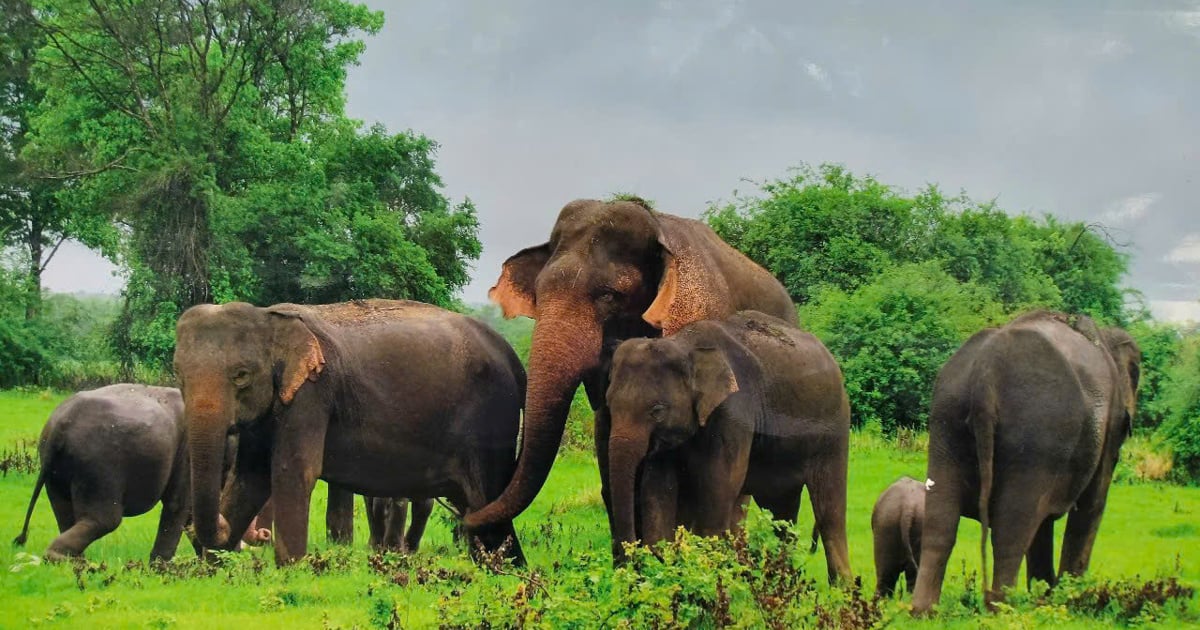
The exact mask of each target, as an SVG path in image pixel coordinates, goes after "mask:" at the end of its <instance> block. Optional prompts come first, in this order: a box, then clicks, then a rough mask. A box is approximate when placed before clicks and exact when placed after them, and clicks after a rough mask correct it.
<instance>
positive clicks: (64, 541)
mask: <svg viewBox="0 0 1200 630" xmlns="http://www.w3.org/2000/svg"><path fill="white" fill-rule="evenodd" d="M186 436H187V429H186V427H185V425H184V422H183V400H182V399H181V398H180V395H179V390H177V389H173V388H168V387H149V386H146V385H132V384H119V385H109V386H108V387H101V388H99V389H94V390H89V391H83V392H79V393H77V394H75V395H73V396H71V397H70V398H68V399H66V400H65V401H63V402H62V404H60V405H59V406H58V407H56V408H55V409H54V411H53V412H52V413H51V414H50V419H49V420H48V421H47V422H46V426H45V427H44V428H43V429H42V436H41V439H40V440H39V442H38V455H39V456H40V458H41V471H40V472H39V473H38V479H37V484H36V486H35V487H34V491H33V496H32V498H30V500H29V509H28V511H27V512H26V514H25V526H24V528H23V529H22V530H21V534H20V535H18V536H17V538H16V540H14V541H13V542H14V543H15V544H17V545H23V544H25V540H26V537H27V536H28V534H29V519H30V516H31V515H32V514H33V507H34V505H35V504H36V503H37V498H38V495H39V494H40V493H41V489H42V487H43V485H44V486H45V488H46V494H47V495H48V496H49V497H50V506H51V507H52V508H53V510H54V518H55V520H56V521H58V530H59V532H61V533H60V534H59V536H58V537H57V538H55V539H54V541H53V542H51V543H50V547H49V548H48V549H46V554H45V555H46V558H47V559H49V560H58V559H62V558H65V557H69V556H79V555H82V554H83V552H84V550H85V549H87V547H88V545H90V544H92V543H93V542H94V541H95V540H96V539H98V538H100V537H101V536H104V535H105V534H108V533H109V532H111V531H113V530H114V529H116V528H117V526H118V525H120V524H121V519H122V518H123V517H126V516H137V515H139V514H145V513H146V512H148V511H150V510H151V509H152V508H153V507H154V506H155V505H156V504H158V503H159V502H160V501H161V502H162V504H163V508H162V515H161V516H160V517H159V522H158V535H157V536H156V537H155V539H154V547H153V548H152V549H151V550H150V559H151V560H169V559H171V558H172V557H173V556H174V555H175V549H176V547H178V546H179V537H180V535H181V534H182V533H183V528H184V526H185V525H186V524H187V520H188V515H189V494H188V487H189V484H188V452H187V440H186Z"/></svg>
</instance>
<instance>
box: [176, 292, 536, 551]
mask: <svg viewBox="0 0 1200 630" xmlns="http://www.w3.org/2000/svg"><path fill="white" fill-rule="evenodd" d="M175 373H176V374H177V375H178V377H179V380H180V384H181V388H182V391H183V400H184V413H185V417H186V420H187V426H188V440H189V443H190V448H191V457H192V459H191V473H192V474H191V477H192V493H193V500H192V502H193V510H194V519H195V526H196V533H197V536H198V538H199V540H200V542H201V543H202V544H204V545H205V546H206V547H213V548H224V549H228V548H231V547H232V546H234V544H236V540H231V537H230V536H229V532H230V531H231V530H232V531H243V530H244V529H245V528H246V526H247V525H248V524H249V523H250V521H251V519H252V518H253V516H254V515H255V514H256V513H257V512H258V511H259V509H260V508H261V507H262V505H263V503H264V502H265V501H266V500H267V497H268V496H270V498H271V503H272V505H273V507H274V512H275V514H274V518H275V538H274V541H275V558H276V562H277V563H279V564H285V563H287V562H290V561H292V560H295V559H296V558H298V557H300V556H303V555H304V554H305V552H306V550H307V544H308V540H307V536H308V512H309V500H310V496H311V493H312V490H313V486H314V484H315V483H316V480H317V479H318V478H320V479H324V480H326V481H327V482H329V483H331V484H336V485H338V486H340V487H341V488H343V489H345V490H348V491H351V492H354V493H357V494H362V495H366V496H383V497H393V496H399V497H447V499H448V500H449V501H450V503H451V504H452V505H454V506H455V508H456V509H458V510H459V511H460V512H469V511H470V510H474V509H478V508H480V507H482V506H483V505H484V504H486V503H487V502H488V501H489V500H492V499H494V498H495V497H497V496H499V494H500V492H501V490H502V489H503V488H504V486H505V484H506V483H508V480H509V478H510V477H511V474H512V470H513V466H514V458H515V455H516V439H517V430H518V425H519V422H520V412H521V403H522V400H523V398H524V387H525V372H524V369H523V368H522V367H521V363H520V360H519V359H518V358H517V356H516V353H514V352H513V350H512V348H511V347H510V346H509V345H508V344H507V343H506V342H505V341H504V339H503V338H501V337H500V336H499V335H498V334H497V333H496V332H495V331H493V330H492V329H490V328H488V327H487V326H486V325H485V324H483V323H481V322H479V321H477V320H474V319H471V318H469V317H466V316H464V315H460V314H457V313H452V312H450V311H447V310H444V309H441V308H438V307H435V306H431V305H428V304H421V303H418V302H407V301H393V300H366V301H356V302H350V303H343V304H329V305H319V306H299V305H295V304H278V305H275V306H272V307H268V308H259V307H255V306H252V305H250V304H245V303H231V304H224V305H221V306H217V305H212V304H204V305H200V306H195V307H192V308H190V309H188V310H187V312H185V313H184V314H183V316H182V317H180V319H179V323H178V325H177V326H176V350H175ZM231 431H233V432H236V433H237V434H238V448H237V461H236V462H235V463H234V465H233V473H232V475H233V476H232V478H231V479H230V480H229V483H228V484H227V485H226V487H225V491H224V492H222V491H221V468H222V464H223V462H222V461H221V460H222V458H223V455H224V451H225V448H224V447H225V436H226V434H227V433H229V432H231ZM218 502H219V503H220V504H219V505H218ZM218 507H219V508H220V509H218ZM468 533H470V534H471V535H472V536H476V537H478V538H479V540H480V542H481V543H482V544H483V546H484V547H485V548H486V549H488V550H493V551H494V550H497V549H500V548H504V549H506V550H507V553H508V555H509V557H511V558H512V559H514V560H515V561H517V562H523V556H522V554H521V548H520V545H519V543H518V542H517V540H516V534H515V532H514V531H513V528H512V523H511V521H508V522H500V523H495V524H492V525H489V526H479V527H474V528H471V529H470V530H469V532H468ZM508 539H511V544H508V545H505V541H506V540H508Z"/></svg>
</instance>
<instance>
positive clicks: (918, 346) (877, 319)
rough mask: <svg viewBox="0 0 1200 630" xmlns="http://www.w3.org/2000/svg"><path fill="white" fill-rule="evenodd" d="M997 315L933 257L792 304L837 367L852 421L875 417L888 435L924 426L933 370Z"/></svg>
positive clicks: (985, 297)
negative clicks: (854, 286)
mask: <svg viewBox="0 0 1200 630" xmlns="http://www.w3.org/2000/svg"><path fill="white" fill-rule="evenodd" d="M1002 316H1003V314H1002V312H1001V308H1000V305H999V304H998V303H996V302H995V301H993V300H992V299H991V297H990V295H989V292H988V291H987V290H986V289H983V288H981V287H979V286H976V285H974V284H970V283H960V282H958V281H956V280H955V279H954V278H952V277H950V276H949V275H948V274H947V273H946V272H945V271H942V269H941V267H940V266H939V265H938V263H937V262H926V263H917V264H910V265H903V266H900V267H896V268H893V269H889V270H887V271H884V272H883V273H881V274H880V275H879V276H878V277H877V278H876V279H875V280H874V281H872V282H871V283H869V284H866V285H864V286H862V287H860V288H859V289H857V290H855V291H854V292H852V293H847V292H844V291H841V290H839V289H832V288H830V289H825V290H823V291H821V292H819V293H818V294H817V296H816V298H815V299H814V300H813V301H812V302H811V303H809V304H807V305H805V306H803V307H802V308H801V309H800V322H801V325H802V326H804V327H805V328H807V329H808V330H811V331H812V332H813V334H815V335H816V336H817V337H819V338H820V339H821V341H823V342H824V343H825V345H826V346H828V348H829V350H830V352H832V353H833V356H834V357H835V358H836V359H837V360H838V363H839V364H841V366H842V372H843V374H844V376H845V380H846V391H847V393H848V394H849V396H850V406H851V411H852V413H853V415H854V422H855V424H856V425H857V426H863V425H866V424H872V423H878V424H879V425H880V426H881V427H882V428H883V431H884V433H885V434H886V435H888V436H891V435H894V434H895V433H896V431H897V429H899V428H909V429H922V428H924V427H925V425H926V422H927V420H928V416H929V405H930V401H931V399H932V395H933V382H934V380H935V379H936V378H937V373H938V370H940V369H941V367H942V365H943V364H944V363H945V362H946V360H947V359H949V358H950V355H951V354H953V353H954V351H955V350H957V349H958V347H959V346H960V345H961V344H962V342H963V341H965V340H966V339H967V337H969V336H970V335H972V334H974V333H975V332H976V331H978V330H980V329H981V328H984V327H986V326H988V325H990V324H994V323H996V322H997V321H999V320H1000V319H1001V318H1002Z"/></svg>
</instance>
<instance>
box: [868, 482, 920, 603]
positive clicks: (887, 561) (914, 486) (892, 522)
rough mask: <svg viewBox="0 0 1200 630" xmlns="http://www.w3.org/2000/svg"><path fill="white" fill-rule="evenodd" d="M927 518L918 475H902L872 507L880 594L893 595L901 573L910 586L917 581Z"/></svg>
mask: <svg viewBox="0 0 1200 630" xmlns="http://www.w3.org/2000/svg"><path fill="white" fill-rule="evenodd" d="M924 520H925V485H924V484H922V483H921V482H919V481H917V480H916V479H913V478H911V477H901V478H900V479H899V480H897V481H896V482H895V483H893V484H892V485H890V486H888V489H887V490H884V491H883V494H881V495H879V500H878V501H876V502H875V509H874V510H872V511H871V532H872V533H873V534H874V536H875V595H876V596H877V597H890V596H891V595H892V591H894V590H895V589H896V582H897V581H898V580H899V579H900V574H901V573H903V574H904V579H905V582H906V583H907V584H908V589H909V590H912V588H913V586H914V585H916V583H917V559H918V558H920V557H921V524H922V522H923V521H924Z"/></svg>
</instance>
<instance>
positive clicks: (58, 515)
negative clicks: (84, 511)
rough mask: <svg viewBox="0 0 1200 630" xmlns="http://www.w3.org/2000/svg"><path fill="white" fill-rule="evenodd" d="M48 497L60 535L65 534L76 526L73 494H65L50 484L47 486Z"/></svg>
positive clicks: (67, 492)
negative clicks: (72, 500)
mask: <svg viewBox="0 0 1200 630" xmlns="http://www.w3.org/2000/svg"><path fill="white" fill-rule="evenodd" d="M46 496H47V497H48V498H49V499H50V509H51V510H53V511H54V520H55V521H56V522H57V523H58V533H60V534H61V533H63V532H65V531H67V530H68V529H71V527H72V526H74V525H75V506H74V504H72V503H71V492H70V490H67V491H66V492H63V491H62V490H59V489H57V488H55V487H53V486H51V485H50V484H46Z"/></svg>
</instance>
